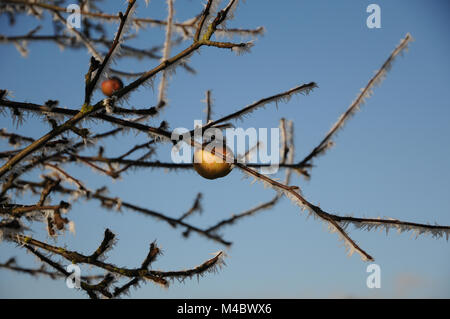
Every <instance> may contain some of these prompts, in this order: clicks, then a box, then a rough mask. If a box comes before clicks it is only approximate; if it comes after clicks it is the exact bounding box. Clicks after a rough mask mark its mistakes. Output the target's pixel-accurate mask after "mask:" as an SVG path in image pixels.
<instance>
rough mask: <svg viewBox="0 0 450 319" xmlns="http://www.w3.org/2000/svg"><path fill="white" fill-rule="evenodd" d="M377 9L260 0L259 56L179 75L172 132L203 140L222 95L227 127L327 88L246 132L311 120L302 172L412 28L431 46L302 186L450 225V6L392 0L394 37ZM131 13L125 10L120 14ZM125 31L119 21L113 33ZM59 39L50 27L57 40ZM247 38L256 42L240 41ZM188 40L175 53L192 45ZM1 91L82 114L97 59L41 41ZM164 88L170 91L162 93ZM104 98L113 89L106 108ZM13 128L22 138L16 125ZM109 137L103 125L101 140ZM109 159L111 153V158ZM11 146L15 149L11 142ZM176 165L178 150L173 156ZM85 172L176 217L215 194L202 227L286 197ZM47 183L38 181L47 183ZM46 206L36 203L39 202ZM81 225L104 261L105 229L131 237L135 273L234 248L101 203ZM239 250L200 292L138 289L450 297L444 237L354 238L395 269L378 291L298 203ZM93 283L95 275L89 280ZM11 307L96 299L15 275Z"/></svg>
mask: <svg viewBox="0 0 450 319" xmlns="http://www.w3.org/2000/svg"><path fill="white" fill-rule="evenodd" d="M138 3H139V7H138V9H137V15H138V16H140V17H153V18H161V19H164V18H165V16H166V14H167V11H166V5H165V1H161V0H153V1H151V3H150V5H149V7H145V4H144V1H138ZM370 3H373V1H347V0H345V1H283V2H277V3H275V2H273V1H250V0H249V1H247V2H245V3H241V4H240V6H239V7H238V9H237V11H236V14H235V19H234V20H233V21H230V22H229V24H228V25H229V26H230V27H242V28H254V27H257V26H264V27H265V28H266V33H265V35H264V36H263V37H261V38H258V39H257V40H256V42H255V46H254V47H253V49H252V52H251V53H250V54H246V55H242V56H236V55H235V54H234V53H233V52H230V51H228V50H220V49H217V48H202V49H201V51H200V54H195V55H194V56H193V57H192V58H191V65H192V66H193V67H194V68H195V69H196V70H197V71H198V74H197V75H192V74H189V73H187V72H185V71H184V70H178V71H177V73H176V75H175V76H174V77H172V79H171V82H170V86H169V90H168V94H169V98H170V100H169V103H170V104H169V107H168V108H167V109H166V110H165V111H164V112H163V114H162V115H161V116H160V118H158V119H156V120H150V124H151V125H158V124H159V122H160V121H161V120H163V119H164V120H168V122H169V124H170V127H171V128H176V127H180V126H181V127H187V128H191V127H192V125H193V121H194V119H200V118H204V113H203V109H204V104H203V103H201V102H200V101H201V100H202V99H203V98H204V93H205V91H206V90H208V89H211V90H212V94H213V97H214V100H215V103H214V109H213V111H214V117H215V118H218V117H220V116H222V115H226V114H228V113H230V112H232V111H235V110H237V109H239V108H240V107H242V106H245V105H247V104H249V103H251V102H253V101H256V100H258V99H260V98H262V97H266V96H270V95H272V94H275V93H278V92H281V91H284V90H286V89H289V88H292V87H294V86H296V85H299V84H303V83H308V82H310V81H315V82H317V83H318V85H319V88H317V89H316V90H314V91H313V92H312V93H311V94H310V95H309V96H306V97H304V96H299V97H294V98H293V99H292V100H291V101H290V102H289V103H288V104H280V105H279V108H278V110H277V109H276V108H275V107H271V106H269V107H267V108H266V109H264V110H259V111H257V112H255V113H253V114H252V116H251V117H249V118H247V119H245V121H243V122H237V123H235V124H236V125H239V126H242V127H243V128H247V127H269V128H270V127H277V126H278V120H279V119H280V118H282V117H285V118H288V119H292V120H293V121H294V123H295V141H296V160H297V161H299V160H301V159H302V158H303V157H304V156H305V155H306V154H307V153H308V152H309V151H310V150H311V149H312V148H313V147H314V146H315V145H317V143H318V142H319V141H320V139H321V138H322V137H323V136H324V134H325V133H326V132H327V131H328V129H329V128H330V126H331V125H332V124H333V123H334V122H335V120H336V119H337V117H338V116H339V115H340V114H341V113H342V112H343V111H345V109H346V108H347V107H348V105H349V104H350V103H351V102H352V101H353V99H354V98H355V97H356V95H357V93H358V92H359V90H360V88H362V87H364V86H365V85H366V84H367V81H368V80H369V79H370V77H371V76H372V75H373V74H374V71H375V70H377V69H378V68H379V67H380V66H381V64H382V63H383V62H384V60H385V59H386V58H387V56H388V55H389V54H390V53H391V51H392V50H393V49H394V47H395V46H396V45H397V44H398V43H399V41H400V39H401V38H403V37H404V36H405V34H406V33H407V32H410V33H411V34H412V36H413V37H414V38H415V42H413V43H412V44H411V45H410V50H409V52H407V53H406V54H405V55H404V56H403V57H399V58H398V59H397V60H396V62H395V63H394V65H393V68H392V70H391V71H390V73H389V74H388V76H387V78H386V80H385V81H384V82H383V83H382V84H381V86H380V87H378V88H376V89H375V91H374V93H375V94H374V96H373V97H372V98H370V99H369V100H367V103H366V105H365V106H364V107H363V108H362V110H361V112H359V113H357V114H356V116H355V117H354V118H352V120H351V121H349V122H348V123H347V125H346V126H345V128H344V130H342V131H341V132H340V133H339V134H338V136H337V138H336V139H335V142H336V146H335V147H334V148H333V149H331V150H330V151H329V152H328V153H327V154H326V155H325V156H323V157H320V158H318V159H316V160H315V162H314V164H315V165H316V167H315V168H314V169H313V170H312V178H311V180H310V181H305V180H304V179H303V178H301V177H299V176H295V177H294V179H293V181H292V183H293V184H296V185H299V186H300V187H302V190H303V194H304V195H305V197H306V198H308V199H309V200H310V201H312V202H313V203H316V204H317V203H320V206H321V207H322V208H323V209H324V210H326V211H329V212H332V213H338V214H343V215H344V214H354V215H355V216H365V217H377V216H388V217H392V218H397V219H401V220H408V221H415V222H421V223H426V222H430V223H434V222H437V223H439V224H445V225H449V224H450V196H449V191H450V168H449V165H448V163H449V162H450V161H449V156H450V148H449V141H448V139H449V137H450V102H449V100H448V87H449V85H450V60H449V58H448V52H449V49H450V42H449V40H448V35H447V34H448V31H449V26H450V24H449V22H448V21H449V19H448V18H449V16H448V14H449V12H450V11H449V6H450V5H449V3H448V2H447V1H376V2H375V3H377V4H378V5H380V7H381V24H382V28H381V29H368V28H367V27H366V18H367V16H368V13H366V7H367V6H368V5H369V4H370ZM175 8H176V19H177V20H178V21H183V20H185V19H188V18H189V17H192V16H193V15H195V14H197V13H198V12H199V11H200V10H201V6H200V5H199V4H198V3H197V2H196V1H184V0H178V1H176V3H175ZM119 9H122V10H123V9H124V6H123V5H122V2H114V3H112V2H110V3H108V4H107V5H105V11H107V12H117V11H118V10H119ZM37 24H38V22H37V21H36V20H34V19H33V18H30V17H25V16H23V17H20V18H19V19H18V22H17V24H16V26H14V27H13V28H11V27H9V26H8V24H7V19H6V17H5V16H4V15H1V16H0V29H1V30H2V31H1V33H6V34H9V35H13V34H14V35H16V34H17V35H19V34H24V33H26V32H28V31H29V30H30V29H32V28H33V27H35V26H36V25H37ZM114 26H115V25H114V24H111V25H110V28H111V30H110V31H111V33H112V32H113V30H114ZM48 32H51V28H49V27H48V26H47V27H46V28H44V29H43V30H42V31H41V33H42V34H46V33H48ZM163 33H164V30H162V29H160V28H153V29H148V30H147V31H145V32H142V33H141V34H140V37H139V39H136V40H133V41H132V42H131V44H133V45H135V46H138V47H149V46H151V45H153V44H157V43H159V42H160V41H161V40H162V39H163ZM235 41H236V42H239V41H241V39H240V38H239V37H238V38H236V39H235ZM187 45H188V42H185V43H183V44H181V45H180V46H179V47H176V48H174V49H173V53H176V52H178V51H179V50H180V49H182V48H183V47H186V46H187ZM0 56H1V59H0V70H1V72H0V88H6V89H9V90H12V91H13V92H14V99H15V100H18V101H29V102H35V103H43V102H45V101H46V100H48V99H57V100H59V101H60V105H62V106H67V107H70V108H78V107H80V105H81V104H82V101H83V94H84V87H83V77H84V74H85V73H86V70H87V68H88V61H89V56H88V55H87V53H86V52H84V51H83V50H78V51H70V50H65V51H63V52H61V51H60V50H59V49H58V47H56V46H55V45H53V44H49V43H33V44H30V55H29V57H28V58H26V59H24V58H22V57H21V56H20V55H19V54H18V52H17V51H16V49H15V48H14V46H12V45H3V44H2V45H1V46H0ZM155 63H156V62H155V61H152V60H142V61H139V62H135V61H131V60H123V61H120V62H119V63H118V65H117V68H120V69H123V70H129V71H132V72H137V71H142V70H148V69H150V68H151V67H153V66H154V65H155ZM155 83H159V79H158V80H157V81H156V82H155ZM98 98H101V95H100V94H99V92H97V93H96V95H95V98H94V100H97V99H98ZM156 100H157V94H156V90H155V91H152V90H151V89H142V90H140V91H139V92H137V93H136V94H135V95H133V97H132V99H131V100H130V101H131V103H133V105H135V106H136V107H147V106H151V105H154V104H155V103H156ZM0 122H1V125H0V126H1V127H5V128H7V129H8V130H12V129H13V125H12V123H11V121H10V119H9V118H7V117H4V116H2V117H0ZM99 127H100V128H104V129H106V128H107V127H108V126H95V125H92V126H91V128H99ZM48 129H49V128H48V126H47V124H45V123H43V122H41V121H40V120H38V119H36V118H33V117H30V118H29V119H28V120H27V122H26V125H24V126H22V127H20V129H19V132H20V133H22V134H25V135H31V136H34V137H38V136H40V135H42V134H43V133H45V132H47V131H48ZM145 140H146V137H145V136H144V135H142V134H140V135H135V134H133V133H130V134H128V135H120V136H118V137H117V138H116V139H112V140H110V141H109V142H108V143H106V146H107V150H108V151H107V155H111V156H114V155H117V154H120V151H121V150H125V149H126V148H127V147H126V146H127V145H131V144H133V145H134V144H135V143H138V142H143V141H145ZM108 147H109V148H108ZM0 148H1V149H2V150H4V149H7V148H8V146H7V145H6V144H5V143H4V142H1V144H0ZM158 151H159V156H160V158H161V159H168V158H169V154H170V153H169V151H170V149H169V147H167V146H164V145H162V146H160V147H159V148H158ZM70 171H71V173H73V174H74V175H76V176H78V177H79V178H82V179H83V180H85V181H87V183H86V184H87V186H88V187H90V188H95V187H99V186H101V185H108V187H109V189H110V194H111V195H112V196H118V195H120V197H122V199H123V200H125V201H128V202H134V203H136V204H138V205H140V206H144V207H147V208H149V209H152V210H155V211H160V212H162V213H165V214H167V215H171V216H180V215H181V214H182V213H183V212H185V211H186V210H187V209H188V208H189V207H190V205H191V203H192V201H193V199H194V198H195V196H196V194H197V193H198V192H200V191H201V192H203V195H204V200H203V207H204V213H203V214H202V215H200V216H195V217H192V218H191V219H190V220H189V221H190V222H191V223H192V224H194V225H198V226H203V227H206V226H209V225H211V224H213V223H215V222H217V221H218V220H220V219H223V218H226V217H228V216H230V215H231V214H232V213H239V212H241V211H243V210H246V209H248V208H250V207H253V206H255V205H256V204H258V203H261V202H263V201H266V200H268V199H270V198H272V196H273V191H272V190H270V189H264V188H263V186H262V185H261V184H253V185H251V184H250V181H249V180H245V179H242V174H241V173H240V172H239V171H238V170H235V171H233V172H232V173H231V174H230V175H228V176H227V177H226V178H223V179H218V180H214V181H209V180H205V179H202V178H201V177H200V176H198V175H196V174H195V173H194V172H186V171H179V172H164V171H163V170H137V171H135V172H130V173H128V174H127V175H125V176H124V177H123V179H122V180H120V181H111V180H110V179H106V178H104V177H103V176H100V175H98V174H96V173H94V172H93V171H91V170H90V169H88V168H85V167H81V166H76V167H73V168H71V169H70ZM34 176H36V174H30V175H29V177H30V178H32V177H34ZM33 200H35V198H31V197H27V198H25V201H30V202H32V201H33ZM68 217H69V218H71V219H72V220H74V221H75V223H76V228H77V232H76V236H73V235H72V234H69V233H68V234H66V235H65V236H63V237H61V238H60V239H59V241H58V245H62V244H67V246H68V248H70V249H74V250H79V251H81V252H84V253H86V254H89V253H91V252H92V251H93V250H94V249H95V248H96V247H97V246H98V244H99V243H100V241H101V239H102V234H103V231H104V229H105V227H108V228H110V229H111V230H112V231H113V232H115V233H116V234H117V235H118V238H119V241H118V244H117V246H116V248H115V249H114V250H113V251H112V252H111V253H110V254H109V259H108V261H110V262H112V263H115V264H118V265H122V266H128V267H133V266H136V265H138V264H139V263H140V262H141V261H142V259H143V258H144V257H145V255H146V253H147V249H148V245H149V243H150V242H152V241H153V240H155V239H156V240H157V242H158V243H159V245H160V246H161V247H162V248H163V250H164V255H163V256H162V257H161V258H160V259H159V260H158V261H157V262H156V263H155V264H154V268H156V269H163V270H172V269H173V270H175V269H180V268H187V267H192V266H195V265H197V264H199V263H200V262H202V261H204V260H206V259H207V258H210V257H211V255H210V253H213V252H216V251H218V250H221V249H223V247H222V246H220V245H219V244H217V243H215V242H211V241H207V240H205V239H204V238H201V237H199V236H197V235H195V234H192V235H191V236H190V237H189V238H188V239H184V238H183V237H182V236H181V234H180V230H177V229H175V230H174V229H172V228H171V227H169V226H167V225H166V224H164V223H162V222H158V221H155V220H153V219H151V218H147V217H145V216H140V215H138V214H136V213H134V212H130V211H126V210H124V211H123V213H115V212H109V211H105V210H103V209H102V208H100V207H99V205H98V204H97V203H86V202H84V201H80V202H78V203H76V204H74V206H73V207H72V209H71V211H70V213H69V215H68ZM34 230H35V232H34V234H33V236H35V237H36V238H37V239H40V240H48V242H50V243H51V242H52V240H51V239H48V238H47V237H46V233H45V231H44V230H45V229H44V226H43V225H40V224H36V225H35V227H34ZM222 233H223V235H224V237H225V238H226V239H228V240H231V241H233V242H234V244H233V246H232V248H231V249H230V250H228V251H227V254H228V258H227V259H226V260H225V262H226V267H224V268H222V269H221V270H220V271H219V272H218V273H217V274H207V275H206V276H205V277H203V278H201V279H200V280H199V281H197V280H196V279H192V280H187V281H185V282H184V283H178V282H176V281H175V282H173V283H172V285H171V287H170V288H169V289H167V290H164V289H162V288H160V287H157V286H154V285H152V284H151V283H148V284H146V285H145V286H143V287H141V288H140V289H138V290H136V291H132V294H131V296H132V297H138V298H205V297H209V298H231V297H242V298H245V297H252V298H264V297H267V298H270V297H274V298H278V297H280V298H283V297H284V298H303V297H323V298H328V297H387V298H392V297H438V298H439V297H446V298H448V297H450V271H449V269H450V246H449V243H448V242H446V241H445V240H443V239H440V240H435V239H432V238H431V237H426V236H425V237H421V238H418V239H415V238H414V237H412V235H411V234H408V233H403V234H396V233H395V232H393V233H390V234H389V235H388V236H386V235H385V234H384V233H380V232H378V231H377V232H364V231H358V230H353V229H352V230H351V235H352V237H353V239H355V240H356V241H357V242H358V243H359V244H360V245H361V246H362V247H363V248H364V249H365V250H366V251H368V252H369V253H370V254H371V255H372V256H374V257H375V263H377V264H378V265H380V267H381V271H382V287H381V288H380V289H374V290H373V289H368V288H367V287H366V278H367V275H368V273H366V267H367V265H368V264H367V263H364V262H362V261H361V260H360V258H359V257H358V256H357V255H354V256H352V257H347V256H346V253H345V249H344V247H343V246H342V244H341V242H339V241H338V238H337V235H336V234H330V233H328V232H327V230H326V228H325V226H324V225H323V224H322V223H321V222H319V221H317V220H314V219H311V218H310V219H306V218H305V216H304V215H302V214H300V213H299V210H298V208H297V207H296V206H294V205H292V204H291V203H290V202H289V201H288V200H287V199H283V200H282V202H281V203H279V204H278V205H277V206H276V207H275V208H274V209H272V210H270V211H266V212H263V213H261V214H259V215H257V216H256V217H252V218H249V219H245V220H242V221H241V222H239V223H238V224H236V225H233V226H231V227H227V228H225V229H224V230H223V232H222ZM0 256H1V261H2V262H4V261H5V260H6V259H7V258H9V257H10V256H17V260H18V263H19V264H21V265H27V266H31V265H33V266H36V267H38V265H39V264H38V262H37V261H36V260H35V258H34V257H32V256H30V255H28V254H26V253H25V252H24V250H22V249H18V248H16V247H15V246H14V245H12V244H9V243H2V244H1V245H0ZM82 270H83V272H84V273H85V274H87V273H89V272H91V273H92V270H90V269H89V268H88V267H84V268H82ZM0 296H1V297H19V298H21V297H31V298H39V297H50V298H53V297H63V298H80V297H85V295H84V294H83V293H81V292H77V291H73V290H70V289H68V288H67V287H66V285H65V283H64V281H51V280H48V279H46V278H39V279H35V278H31V277H29V276H26V275H17V274H14V273H11V272H8V271H3V270H2V271H0Z"/></svg>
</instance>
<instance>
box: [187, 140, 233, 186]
mask: <svg viewBox="0 0 450 319" xmlns="http://www.w3.org/2000/svg"><path fill="white" fill-rule="evenodd" d="M222 154H223V155H225V156H226V157H227V158H228V160H225V159H223V157H222ZM233 159H234V155H233V152H232V151H231V149H230V148H229V147H227V146H226V145H224V144H223V143H214V144H213V145H208V146H207V147H205V148H196V149H195V151H194V156H193V160H192V161H193V162H194V169H195V171H196V172H197V173H198V174H199V175H200V176H202V177H204V178H207V179H216V178H220V177H224V176H227V175H228V174H229V173H230V172H231V170H232V169H233V163H232V160H233Z"/></svg>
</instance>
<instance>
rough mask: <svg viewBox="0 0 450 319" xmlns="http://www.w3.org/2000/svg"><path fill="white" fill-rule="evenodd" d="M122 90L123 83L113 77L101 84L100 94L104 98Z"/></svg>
mask: <svg viewBox="0 0 450 319" xmlns="http://www.w3.org/2000/svg"><path fill="white" fill-rule="evenodd" d="M121 88H123V82H122V80H121V79H119V78H118V77H117V76H113V77H112V78H109V79H107V80H105V81H103V82H102V92H103V94H105V95H106V96H111V95H113V93H114V92H116V91H118V90H120V89H121Z"/></svg>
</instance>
